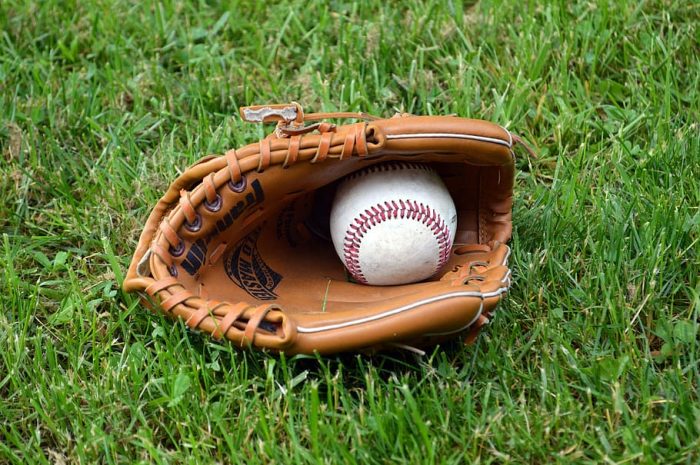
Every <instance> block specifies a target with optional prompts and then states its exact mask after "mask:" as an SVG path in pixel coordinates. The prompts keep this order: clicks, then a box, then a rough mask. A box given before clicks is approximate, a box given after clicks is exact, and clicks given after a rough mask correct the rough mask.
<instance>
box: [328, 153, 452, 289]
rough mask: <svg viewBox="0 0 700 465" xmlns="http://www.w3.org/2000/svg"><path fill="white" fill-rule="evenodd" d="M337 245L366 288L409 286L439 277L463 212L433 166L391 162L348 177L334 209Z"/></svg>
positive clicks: (349, 267) (348, 266) (351, 271)
mask: <svg viewBox="0 0 700 465" xmlns="http://www.w3.org/2000/svg"><path fill="white" fill-rule="evenodd" d="M330 226H331V238H332V240H333V245H334V246H335V250H336V252H337V253H338V256H339V257H340V259H341V260H342V262H343V264H344V265H345V267H346V268H347V270H348V272H349V273H350V274H351V275H352V276H353V278H354V279H355V280H356V281H358V282H360V283H364V284H372V285H395V284H407V283H412V282H416V281H421V280H423V279H426V278H429V277H431V276H433V275H434V274H435V273H436V272H437V271H438V270H439V269H440V268H442V266H443V265H444V264H445V263H446V262H447V260H448V259H449V258H450V253H451V248H452V242H453V241H454V237H455V232H456V230H457V211H456V209H455V204H454V201H453V200H452V198H451V197H450V194H449V192H448V191H447V188H446V187H445V185H444V184H443V182H442V180H441V179H440V177H439V176H438V174H437V173H436V172H435V171H434V170H433V169H432V168H430V167H429V166H428V165H425V164H419V163H408V162H389V163H383V164H379V165H373V166H370V167H368V168H365V169H364V170H361V171H357V172H355V173H352V174H350V175H349V176H348V177H347V178H345V179H344V180H343V181H342V182H341V183H340V185H339V186H338V190H337V192H336V195H335V200H334V203H333V208H332V210H331V225H330Z"/></svg>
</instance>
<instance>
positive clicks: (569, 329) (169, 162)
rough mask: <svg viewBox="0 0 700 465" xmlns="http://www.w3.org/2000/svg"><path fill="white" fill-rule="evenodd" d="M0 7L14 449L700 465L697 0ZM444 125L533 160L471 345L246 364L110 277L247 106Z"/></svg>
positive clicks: (0, 180) (8, 420)
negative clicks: (486, 318) (496, 131)
mask: <svg viewBox="0 0 700 465" xmlns="http://www.w3.org/2000/svg"><path fill="white" fill-rule="evenodd" d="M327 3H328V2H324V1H301V0H289V1H285V2H266V3H262V2H254V1H236V0H231V1H211V2H205V1H203V0H202V1H199V2H197V1H192V2H177V1H166V2H164V3H162V4H157V3H155V2H152V1H138V0H132V1H108V0H89V1H78V0H69V1H59V0H45V1H41V2H40V1H31V0H3V1H2V2H0V199H1V200H2V202H0V309H1V312H0V463H16V464H20V463H55V464H63V463H83V464H92V463H192V464H204V463H278V464H289V463H329V464H330V463H358V464H366V463H408V464H415V463H428V464H432V463H546V462H550V463H609V464H612V463H649V464H655V463H664V464H671V463H683V464H693V463H698V462H700V440H699V439H698V437H699V435H700V402H699V401H700V391H699V389H700V388H699V387H698V382H699V381H700V366H699V363H700V361H699V360H700V346H699V344H698V319H699V314H700V279H698V276H699V275H700V254H699V253H698V251H699V249H700V116H699V115H700V57H699V56H700V4H698V3H697V2H693V1H672V0H668V1H660V0H649V1H640V2H628V1H625V0H608V1H603V0H601V1H599V2H595V1H576V2H567V1H546V2H517V1H505V0H504V1H497V0H483V1H480V2H478V3H476V4H472V3H473V2H471V3H468V4H462V3H461V2H458V1H418V0H413V1H406V2H398V1H394V2H386V1H381V0H371V1H365V2H361V3H362V5H359V4H353V3H352V2H335V1H334V2H330V4H331V6H330V7H328V6H327ZM292 100H296V101H299V102H301V103H302V104H303V105H304V107H305V108H306V109H307V110H308V111H332V110H347V111H360V110H361V111H366V112H369V113H373V114H379V115H385V116H391V115H392V114H394V113H395V112H397V111H400V112H410V113H415V114H451V113H455V114H458V115H461V116H467V117H474V118H482V119H486V120H491V121H494V122H496V123H498V124H501V125H503V126H505V127H508V128H509V129H511V130H512V131H514V132H516V133H518V134H520V135H522V136H523V137H524V138H525V139H527V140H528V141H530V143H531V145H533V146H534V147H535V149H536V152H537V153H538V157H537V158H534V157H530V156H528V155H527V153H526V152H524V151H520V152H518V159H517V178H516V198H515V207H514V211H513V218H514V234H513V239H512V241H511V245H512V249H513V252H512V259H511V266H512V267H513V278H514V279H513V286H512V289H511V291H510V293H509V296H508V297H507V299H506V300H505V302H504V303H503V304H502V305H501V306H500V308H499V312H498V313H497V316H496V318H495V319H494V321H493V322H492V324H491V325H490V326H489V327H488V328H486V330H485V331H484V332H482V334H481V336H480V338H479V339H478V341H477V343H476V344H475V345H472V346H464V345H463V344H461V343H460V342H459V341H455V342H454V343H449V344H445V345H443V346H441V347H437V348H435V349H432V350H429V351H428V353H427V354H426V355H425V356H422V357H419V356H416V355H414V354H411V353H401V352H399V353H392V354H384V355H374V356H359V355H352V354H350V355H344V356H341V357H329V358H314V357H284V356H279V355H273V354H266V353H258V352H248V351H241V350H239V349H237V348H234V347H232V346H231V345H228V344H221V343H217V342H214V341H212V340H210V339H208V338H204V337H202V336H201V335H198V334H195V333H192V332H190V331H187V330H186V329H185V327H184V326H183V325H182V324H181V323H180V324H173V323H172V322H171V321H168V320H166V319H164V318H162V317H159V316H156V315H154V314H151V313H149V312H148V311H147V310H145V309H144V307H143V306H141V305H140V304H139V302H138V301H137V300H136V299H134V298H133V297H132V296H130V295H124V294H122V292H121V291H120V285H121V281H122V279H123V275H124V273H125V270H126V267H127V265H128V263H129V261H130V258H131V254H132V252H133V250H134V247H135V245H136V241H137V238H138V234H139V232H140V230H141V226H142V224H143V222H144V221H145V219H146V217H147V215H148V213H149V212H150V209H151V208H152V206H153V205H154V204H155V202H156V200H157V199H158V198H159V196H160V195H161V194H162V193H163V192H164V190H165V189H166V187H167V185H168V184H169V182H170V181H171V180H172V179H174V177H175V176H176V175H177V174H178V173H179V172H181V171H182V170H183V169H184V168H185V167H186V166H188V165H189V164H191V163H192V162H194V161H195V160H197V159H198V158H200V157H201V156H204V155H206V154H209V153H223V152H224V151H225V150H227V149H228V148H231V147H238V146H242V145H245V144H248V143H250V142H253V141H256V140H258V139H259V138H260V137H261V136H262V135H263V134H264V132H263V131H264V130H269V129H270V128H266V129H263V128H261V127H258V126H255V125H250V124H247V123H243V122H241V121H240V119H239V118H238V116H237V109H238V107H239V106H241V105H247V104H253V103H280V102H288V101H292Z"/></svg>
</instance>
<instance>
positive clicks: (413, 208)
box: [343, 199, 450, 284]
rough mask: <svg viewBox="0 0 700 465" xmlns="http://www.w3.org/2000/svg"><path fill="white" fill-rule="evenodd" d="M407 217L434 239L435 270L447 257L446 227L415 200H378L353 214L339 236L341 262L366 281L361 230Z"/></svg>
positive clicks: (363, 234) (447, 237)
mask: <svg viewBox="0 0 700 465" xmlns="http://www.w3.org/2000/svg"><path fill="white" fill-rule="evenodd" d="M397 218H400V219H411V220H415V221H419V222H420V223H422V224H424V225H425V226H427V227H428V228H429V229H430V230H431V231H432V232H433V235H434V236H435V239H436V240H437V241H438V254H439V256H440V259H439V260H438V265H437V267H436V268H435V272H437V271H438V270H439V269H440V268H442V266H443V265H444V264H445V263H447V260H448V259H449V258H450V244H449V243H450V230H449V229H448V228H447V225H446V224H445V220H444V219H443V218H442V217H441V216H440V215H439V214H438V213H437V212H436V211H435V210H433V209H432V208H430V207H429V206H427V205H424V204H423V203H419V202H417V201H415V200H408V199H406V200H404V199H399V200H398V202H397V201H396V200H391V201H386V202H383V203H378V204H376V205H374V206H373V207H370V208H368V209H365V210H364V211H363V212H360V214H359V215H358V216H356V217H355V218H354V220H353V222H352V223H350V227H349V228H348V230H347V232H346V233H345V238H344V239H343V255H344V258H345V266H346V267H347V268H348V271H349V272H350V274H352V275H353V277H354V278H355V279H357V280H358V281H360V282H361V283H363V284H369V283H368V282H367V278H365V275H364V273H362V269H361V268H360V245H362V239H363V238H364V236H365V234H367V232H368V231H369V230H370V229H372V228H373V227H374V226H376V225H378V224H381V223H383V222H385V221H387V220H390V219H397Z"/></svg>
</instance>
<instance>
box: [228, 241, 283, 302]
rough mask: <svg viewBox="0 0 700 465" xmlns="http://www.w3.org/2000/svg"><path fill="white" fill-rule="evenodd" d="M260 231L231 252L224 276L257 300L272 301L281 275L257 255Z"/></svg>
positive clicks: (275, 295) (275, 296)
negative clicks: (226, 275)
mask: <svg viewBox="0 0 700 465" xmlns="http://www.w3.org/2000/svg"><path fill="white" fill-rule="evenodd" d="M259 236H260V229H258V230H256V231H253V232H252V233H251V234H249V235H248V236H247V237H246V238H245V239H243V241H241V243H240V244H238V246H237V247H236V248H235V249H234V250H233V251H232V252H231V255H230V256H229V258H228V260H227V261H226V274H228V277H229V278H231V281H233V282H234V283H236V285H237V286H238V287H240V288H241V289H243V290H244V291H246V292H247V293H248V294H250V295H251V296H253V297H255V298H256V299H258V300H274V299H276V298H277V294H275V293H274V290H275V288H276V287H277V285H278V284H279V283H280V281H282V275H280V274H279V273H277V272H275V271H274V270H273V269H272V268H270V267H269V266H268V265H267V263H265V262H264V261H263V259H262V257H261V256H260V253H258V248H257V242H258V237H259Z"/></svg>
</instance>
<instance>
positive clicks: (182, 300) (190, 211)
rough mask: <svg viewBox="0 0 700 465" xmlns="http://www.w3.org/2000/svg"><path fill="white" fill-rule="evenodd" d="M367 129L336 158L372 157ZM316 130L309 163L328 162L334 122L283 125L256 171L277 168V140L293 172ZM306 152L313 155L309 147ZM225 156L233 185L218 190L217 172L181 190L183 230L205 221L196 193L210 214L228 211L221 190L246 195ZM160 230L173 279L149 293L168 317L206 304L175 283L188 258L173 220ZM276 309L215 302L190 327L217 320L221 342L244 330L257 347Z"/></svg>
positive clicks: (236, 161) (232, 154) (234, 155)
mask: <svg viewBox="0 0 700 465" xmlns="http://www.w3.org/2000/svg"><path fill="white" fill-rule="evenodd" d="M366 128H367V125H366V124H358V125H357V126H356V128H355V129H354V130H353V131H350V132H349V133H347V134H346V135H345V138H344V140H343V141H342V149H341V151H340V154H339V155H335V157H336V158H339V159H340V160H343V159H345V158H348V157H350V156H352V154H353V153H355V154H357V155H358V156H360V157H364V156H365V155H367V154H368V146H367V139H366V137H367V136H366ZM311 130H316V131H318V132H319V133H320V136H321V137H320V139H319V141H318V145H317V148H316V152H315V153H314V155H313V156H312V157H311V158H310V159H308V158H307V157H308V156H305V159H307V160H308V161H309V162H310V163H319V162H323V161H325V160H327V159H328V158H329V155H330V150H331V148H332V147H333V146H336V147H337V146H339V144H338V143H337V142H336V144H333V141H334V137H337V132H336V126H335V125H333V124H330V123H318V124H314V125H312V126H306V127H296V128H294V127H290V126H282V125H280V126H278V138H277V139H273V138H265V139H263V140H261V141H260V143H259V153H258V155H257V156H258V164H257V167H256V168H254V169H255V170H256V171H257V172H263V171H264V170H266V169H267V168H269V167H270V166H271V165H272V164H273V157H272V150H273V149H272V142H273V140H275V141H279V140H286V141H288V147H287V149H286V154H285V157H284V159H283V160H282V162H281V165H282V167H283V168H289V167H290V166H292V165H294V164H295V163H298V162H299V161H300V160H301V157H300V153H301V151H302V147H303V140H304V135H305V134H307V133H308V132H310V131H311ZM280 138H281V139H280ZM306 150H308V147H307V148H306ZM223 156H224V157H225V160H226V167H225V168H224V170H225V172H226V173H227V175H228V176H227V177H228V180H227V181H225V182H224V184H222V185H221V186H220V187H219V188H217V186H216V182H215V176H216V174H217V173H210V174H209V175H208V176H205V177H204V178H203V179H202V182H201V183H200V184H199V185H197V186H196V187H195V188H194V189H192V190H190V191H188V190H186V189H182V190H181V191H180V199H179V206H180V210H181V211H182V214H183V216H184V223H183V227H184V228H185V229H186V230H188V231H189V232H191V233H196V232H198V231H199V230H201V229H202V227H203V226H204V221H205V220H204V219H203V217H202V214H201V213H200V212H198V210H197V206H196V205H195V203H194V202H193V201H192V194H193V193H194V192H195V191H196V190H198V189H202V190H203V192H204V197H205V199H204V201H203V202H202V206H203V208H205V209H206V210H207V211H209V212H218V211H219V210H221V208H222V206H223V198H222V196H221V194H219V192H218V191H219V189H222V188H228V189H230V190H231V191H232V192H234V193H242V192H244V191H245V190H246V188H247V184H248V182H247V178H246V175H245V173H244V172H243V170H242V168H241V164H240V160H241V159H240V158H239V153H238V152H237V151H236V150H235V149H232V150H229V151H227V152H226V153H225V154H224V155H223ZM253 156H254V155H253ZM159 230H160V232H161V234H162V237H163V238H164V239H165V241H166V242H167V244H168V246H169V247H168V248H167V250H166V249H165V248H164V247H162V246H161V245H160V244H158V243H157V242H155V241H154V242H153V243H152V244H151V251H152V253H153V254H155V256H157V257H158V258H159V259H160V260H161V262H162V263H163V264H164V265H165V266H166V267H167V269H168V272H169V274H170V275H171V276H170V277H165V278H162V279H160V280H157V281H155V282H154V283H153V284H151V285H150V286H148V288H147V289H146V292H147V293H148V294H149V295H151V296H152V297H154V296H156V295H159V296H161V299H162V300H161V303H160V306H161V308H163V310H165V311H166V312H172V311H173V310H174V309H175V308H176V307H177V306H178V305H181V304H182V305H185V304H187V300H188V299H190V298H196V299H201V297H198V296H195V295H194V294H193V293H191V292H190V291H187V290H185V289H184V287H182V284H180V283H179V282H178V281H177V279H175V277H177V275H178V271H177V266H176V264H175V261H174V260H173V258H174V257H180V256H181V255H182V254H183V253H184V251H185V241H184V240H183V239H182V238H181V237H180V236H179V235H178V232H177V231H176V229H175V228H174V227H173V226H172V225H171V224H170V217H166V218H165V219H164V220H163V221H162V222H161V223H160V226H159ZM175 287H179V288H180V289H179V290H177V291H175V290H173V288H175ZM273 308H276V307H275V306H274V305H262V306H259V307H255V308H253V307H251V306H250V305H248V304H246V303H243V302H241V303H237V304H231V303H228V302H223V303H213V302H211V301H207V300H205V305H203V306H201V307H199V308H198V309H196V310H194V311H193V312H192V313H191V314H190V315H189V317H188V318H187V319H186V320H185V321H186V324H187V325H188V326H189V327H190V328H192V329H197V328H198V327H199V326H200V325H201V324H202V322H203V321H205V320H207V318H212V320H213V321H214V324H215V325H216V330H215V331H214V336H215V337H217V338H222V337H224V335H225V334H226V333H227V332H228V331H230V330H238V331H243V335H242V339H241V341H242V344H243V345H246V344H248V345H250V344H253V342H254V340H255V334H256V331H258V330H259V329H261V328H262V329H263V331H265V332H268V333H274V331H275V326H274V325H268V324H265V322H264V320H265V316H266V315H267V314H268V312H269V311H270V310H271V309H273ZM251 309H252V311H251Z"/></svg>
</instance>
